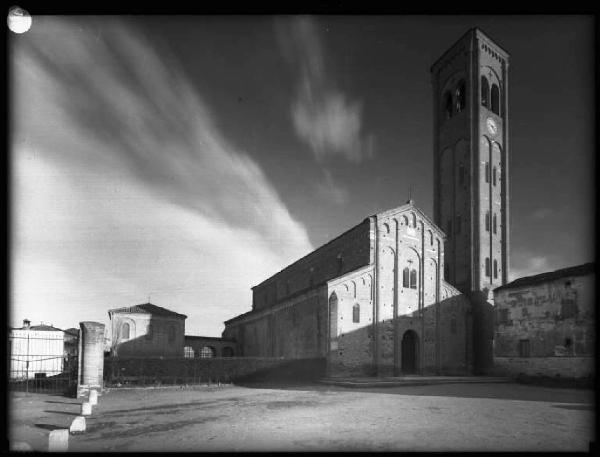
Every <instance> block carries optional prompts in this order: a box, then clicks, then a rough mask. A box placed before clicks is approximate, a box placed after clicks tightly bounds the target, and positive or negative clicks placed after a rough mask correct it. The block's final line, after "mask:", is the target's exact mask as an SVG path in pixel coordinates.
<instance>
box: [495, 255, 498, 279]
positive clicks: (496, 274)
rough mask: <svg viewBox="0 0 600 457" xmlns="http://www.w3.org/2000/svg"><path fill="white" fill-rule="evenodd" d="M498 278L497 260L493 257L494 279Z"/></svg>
mask: <svg viewBox="0 0 600 457" xmlns="http://www.w3.org/2000/svg"><path fill="white" fill-rule="evenodd" d="M497 278H498V260H496V259H494V279H497Z"/></svg>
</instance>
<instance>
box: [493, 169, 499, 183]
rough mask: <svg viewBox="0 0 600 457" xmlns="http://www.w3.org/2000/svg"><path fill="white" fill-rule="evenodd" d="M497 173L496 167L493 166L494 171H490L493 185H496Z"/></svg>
mask: <svg viewBox="0 0 600 457" xmlns="http://www.w3.org/2000/svg"><path fill="white" fill-rule="evenodd" d="M497 174H498V171H497V168H496V167H494V172H493V173H492V184H494V186H495V185H496V183H497V181H498V178H497Z"/></svg>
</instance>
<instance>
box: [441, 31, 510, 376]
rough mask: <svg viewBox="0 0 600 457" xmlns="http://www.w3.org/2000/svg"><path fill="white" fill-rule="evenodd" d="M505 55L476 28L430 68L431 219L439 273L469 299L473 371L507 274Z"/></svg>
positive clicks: (479, 367) (485, 363) (485, 351)
mask: <svg viewBox="0 0 600 457" xmlns="http://www.w3.org/2000/svg"><path fill="white" fill-rule="evenodd" d="M508 60H509V55H508V53H507V52H506V51H505V50H504V49H502V48H501V47H500V46H499V45H498V44H496V43H494V41H492V40H491V39H490V38H489V37H488V36H487V35H485V34H484V33H483V32H482V31H481V30H479V29H478V28H473V29H470V30H469V31H467V33H465V34H464V35H463V36H462V37H461V38H460V39H459V40H458V41H457V42H456V43H455V44H454V45H453V46H451V47H450V48H449V49H448V50H447V51H446V52H445V53H444V54H443V55H442V56H441V57H440V58H439V59H438V60H437V61H436V62H435V63H434V64H433V65H432V67H431V80H432V84H433V102H434V110H433V112H434V117H433V118H434V131H433V134H434V136H433V137H434V151H433V157H434V160H433V162H434V220H435V223H436V224H437V225H438V226H440V227H441V228H442V229H443V230H444V231H445V232H446V235H447V240H446V243H445V246H444V252H445V267H444V277H445V279H446V281H447V282H449V283H450V284H452V285H454V286H455V287H457V288H458V289H459V290H460V291H461V292H463V293H464V294H466V295H467V296H469V298H470V299H471V303H472V305H473V306H472V313H473V329H474V330H473V331H474V335H473V337H474V345H473V346H474V351H475V352H474V354H473V356H474V367H475V368H474V369H475V372H477V373H485V372H486V371H488V369H489V368H490V367H491V364H492V338H493V314H492V305H493V294H492V290H493V289H494V288H496V287H498V286H500V285H502V284H505V283H506V282H507V279H508V268H509V263H508V241H509V233H508V228H509V221H508V190H509V189H508V103H507V100H508Z"/></svg>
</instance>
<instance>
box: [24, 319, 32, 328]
mask: <svg viewBox="0 0 600 457" xmlns="http://www.w3.org/2000/svg"><path fill="white" fill-rule="evenodd" d="M30 326H31V321H30V320H29V319H23V328H25V329H28V328H29V327H30Z"/></svg>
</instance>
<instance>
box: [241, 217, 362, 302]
mask: <svg viewBox="0 0 600 457" xmlns="http://www.w3.org/2000/svg"><path fill="white" fill-rule="evenodd" d="M370 225H371V224H370V220H369V219H365V220H364V221H363V222H362V223H360V224H359V225H357V226H355V227H353V228H351V229H350V230H348V231H347V232H345V233H343V234H342V235H340V236H339V237H337V238H335V239H333V240H332V241H330V242H329V243H327V244H325V245H324V246H321V247H320V248H318V249H316V250H315V251H313V252H311V253H310V254H308V255H307V256H305V257H303V258H302V259H300V260H298V261H297V262H294V263H293V264H291V265H289V266H288V267H287V268H285V269H284V270H282V271H281V272H279V273H277V274H276V275H274V276H272V277H270V278H269V279H267V280H265V281H264V282H262V283H261V284H259V285H258V286H255V287H254V288H253V296H252V309H254V310H260V309H264V308H267V307H270V306H273V305H275V304H276V303H280V302H281V301H282V300H284V299H286V298H288V297H290V296H292V295H294V294H297V293H298V292H300V291H304V290H307V289H310V288H312V287H313V286H315V285H319V284H323V283H324V282H326V281H328V280H330V279H332V278H335V277H337V276H340V275H343V274H345V273H346V272H349V271H352V270H355V269H357V268H360V267H361V266H364V265H367V264H368V263H369V262H370V260H371V257H372V249H371V241H370V237H369V233H370ZM339 259H341V260H339Z"/></svg>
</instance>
